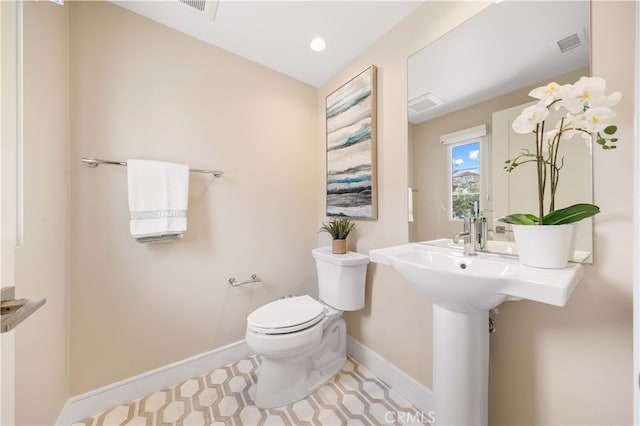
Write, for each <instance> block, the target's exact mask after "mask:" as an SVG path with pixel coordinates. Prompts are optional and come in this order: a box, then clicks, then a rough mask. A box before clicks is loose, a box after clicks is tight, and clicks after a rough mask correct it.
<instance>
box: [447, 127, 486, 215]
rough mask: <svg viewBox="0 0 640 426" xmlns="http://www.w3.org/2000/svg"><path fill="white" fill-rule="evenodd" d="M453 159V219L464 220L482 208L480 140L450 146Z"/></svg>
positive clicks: (451, 186) (451, 210) (451, 207)
mask: <svg viewBox="0 0 640 426" xmlns="http://www.w3.org/2000/svg"><path fill="white" fill-rule="evenodd" d="M449 158H450V159H451V169H450V170H451V175H450V178H449V182H450V186H449V188H450V194H451V206H450V210H449V211H450V212H451V216H450V217H451V219H462V218H464V217H465V216H466V215H467V213H468V212H469V211H470V210H471V209H472V208H473V204H474V202H475V203H478V206H480V178H481V167H480V164H481V163H480V140H476V141H473V142H468V143H460V144H456V145H450V146H449Z"/></svg>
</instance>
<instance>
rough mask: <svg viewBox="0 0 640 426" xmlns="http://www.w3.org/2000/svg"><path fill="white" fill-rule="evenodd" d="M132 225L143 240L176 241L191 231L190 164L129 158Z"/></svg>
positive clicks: (132, 233)
mask: <svg viewBox="0 0 640 426" xmlns="http://www.w3.org/2000/svg"><path fill="white" fill-rule="evenodd" d="M127 178H128V183H129V212H130V222H129V227H130V230H131V236H132V237H133V238H135V239H137V240H138V242H141V243H148V242H161V241H172V240H176V239H179V238H182V234H183V233H184V232H185V231H186V230H187V206H188V202H189V167H188V166H186V165H184V164H175V163H165V162H161V161H150V160H127Z"/></svg>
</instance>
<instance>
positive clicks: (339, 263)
mask: <svg viewBox="0 0 640 426" xmlns="http://www.w3.org/2000/svg"><path fill="white" fill-rule="evenodd" d="M312 253H313V258H314V259H315V262H316V271H317V272H318V296H319V298H320V300H322V301H323V302H324V303H326V304H327V305H329V306H331V307H333V308H335V309H339V310H341V311H357V310H358V309H362V308H364V288H365V283H366V279H367V264H368V263H369V256H366V255H364V254H360V253H355V252H352V251H350V252H347V253H346V254H333V253H331V247H319V248H316V249H313V250H312Z"/></svg>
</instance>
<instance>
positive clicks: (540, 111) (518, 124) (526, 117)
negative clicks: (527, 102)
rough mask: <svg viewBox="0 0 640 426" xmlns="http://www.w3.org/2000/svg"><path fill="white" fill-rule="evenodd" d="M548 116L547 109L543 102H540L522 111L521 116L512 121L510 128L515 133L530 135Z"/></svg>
mask: <svg viewBox="0 0 640 426" xmlns="http://www.w3.org/2000/svg"><path fill="white" fill-rule="evenodd" d="M548 116H549V109H548V108H547V106H546V105H545V103H544V101H540V102H538V103H537V104H535V105H531V106H528V107H527V108H525V109H524V110H523V111H522V114H520V115H519V116H518V118H516V119H515V120H514V121H513V124H512V125H511V127H512V128H513V130H514V131H515V132H516V133H520V134H525V133H531V132H532V131H534V130H535V129H536V126H537V125H538V124H540V123H542V122H543V121H544V120H545V119H546V118H547V117H548Z"/></svg>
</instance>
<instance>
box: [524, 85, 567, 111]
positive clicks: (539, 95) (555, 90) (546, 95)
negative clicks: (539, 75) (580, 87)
mask: <svg viewBox="0 0 640 426" xmlns="http://www.w3.org/2000/svg"><path fill="white" fill-rule="evenodd" d="M560 89H561V86H560V85H559V84H558V83H556V82H555V81H552V82H551V83H549V84H547V85H546V86H541V87H536V88H535V89H533V90H532V91H531V92H529V96H531V97H532V98H535V99H540V100H543V101H544V104H545V106H547V105H549V104H550V103H551V102H553V101H554V100H556V99H558V94H559V93H560Z"/></svg>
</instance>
